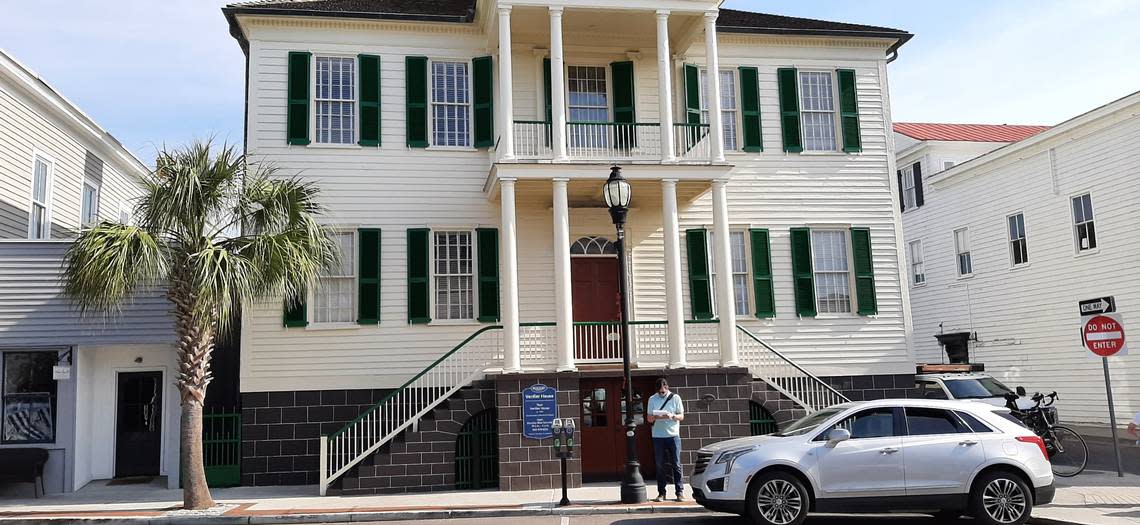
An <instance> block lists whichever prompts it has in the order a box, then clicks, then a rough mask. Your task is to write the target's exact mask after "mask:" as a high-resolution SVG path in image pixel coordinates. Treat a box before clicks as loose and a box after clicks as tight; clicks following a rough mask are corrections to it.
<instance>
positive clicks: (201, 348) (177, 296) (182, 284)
mask: <svg viewBox="0 0 1140 525" xmlns="http://www.w3.org/2000/svg"><path fill="white" fill-rule="evenodd" d="M172 281H173V282H172V283H171V287H170V291H169V293H168V296H167V297H168V298H169V299H170V302H172V303H174V325H175V326H174V332H175V334H176V336H177V337H178V391H179V393H181V394H182V419H181V422H182V435H181V439H180V443H181V453H180V458H181V465H182V507H183V508H185V509H206V508H210V507H212V506H214V500H213V498H212V497H210V489H209V487H208V486H207V484H206V467H205V464H204V462H203V459H204V458H203V457H202V405H203V404H204V403H205V400H206V386H207V385H209V384H210V379H211V377H212V375H211V373H210V354H211V353H213V350H214V331H213V326H214V324H215V321H214V320H213V319H203V316H202V315H201V314H200V312H197V311H196V306H197V298H196V297H195V295H194V293H193V291H192V288H191V287H190V284H189V282H188V281H187V280H186V279H183V278H180V277H174V278H173V279H172Z"/></svg>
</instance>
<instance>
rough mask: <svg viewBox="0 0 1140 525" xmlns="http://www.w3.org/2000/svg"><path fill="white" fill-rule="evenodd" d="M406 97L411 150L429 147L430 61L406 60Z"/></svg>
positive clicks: (416, 58) (421, 58) (413, 58)
mask: <svg viewBox="0 0 1140 525" xmlns="http://www.w3.org/2000/svg"><path fill="white" fill-rule="evenodd" d="M404 91H405V93H404V96H405V112H406V114H407V133H408V147H409V148H426V147H428V59H427V57H405V58H404Z"/></svg>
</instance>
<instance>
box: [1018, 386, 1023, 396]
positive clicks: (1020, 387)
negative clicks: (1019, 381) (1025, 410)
mask: <svg viewBox="0 0 1140 525" xmlns="http://www.w3.org/2000/svg"><path fill="white" fill-rule="evenodd" d="M1017 395H1018V396H1024V395H1025V387H1023V386H1018V387H1017Z"/></svg>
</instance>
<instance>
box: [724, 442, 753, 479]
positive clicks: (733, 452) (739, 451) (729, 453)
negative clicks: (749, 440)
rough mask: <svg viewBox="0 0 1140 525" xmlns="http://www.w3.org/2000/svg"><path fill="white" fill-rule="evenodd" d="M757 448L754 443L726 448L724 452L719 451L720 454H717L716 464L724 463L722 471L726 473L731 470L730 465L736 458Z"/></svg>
mask: <svg viewBox="0 0 1140 525" xmlns="http://www.w3.org/2000/svg"><path fill="white" fill-rule="evenodd" d="M758 448H759V447H757V446H756V445H752V446H750V447H743V448H733V449H729V450H726V451H724V452H721V453H720V456H717V458H716V463H717V464H720V463H724V464H725V465H724V473H725V474H728V473H729V472H731V471H732V465H733V464H734V463H736V458H739V457H740V456H743V455H745V454H747V453H749V452H752V451H754V450H756V449H758Z"/></svg>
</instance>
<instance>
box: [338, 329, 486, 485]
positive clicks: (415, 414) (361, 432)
mask: <svg viewBox="0 0 1140 525" xmlns="http://www.w3.org/2000/svg"><path fill="white" fill-rule="evenodd" d="M502 328H503V327H502V326H498V325H496V326H487V327H484V328H482V329H480V330H479V331H477V332H475V333H474V334H471V336H470V337H468V338H467V339H464V340H463V342H462V343H459V344H458V345H456V347H455V348H452V349H451V351H450V352H447V353H446V354H444V355H443V356H442V357H440V358H439V359H437V360H436V361H435V362H434V363H432V364H431V365H429V366H428V367H427V368H425V369H423V370H422V371H420V372H419V373H418V374H416V375H415V377H413V378H412V379H410V380H409V381H408V382H406V383H404V384H403V385H402V386H400V388H397V389H395V390H393V391H392V392H390V393H389V394H388V395H386V396H384V399H381V400H380V402H378V403H376V404H374V405H372V406H371V407H369V408H368V409H367V410H365V411H364V412H363V413H362V414H360V415H359V416H357V417H356V419H353V420H352V421H349V422H348V423H347V424H345V425H344V426H343V427H341V428H340V430H337V431H336V432H333V433H332V434H327V435H322V436H321V456H320V467H319V468H320V489H321V495H322V496H324V495H325V493H326V492H327V491H328V488H329V485H330V484H331V483H332V482H333V481H335V480H336V479H337V478H339V477H340V476H342V475H343V474H344V473H345V472H347V471H348V470H349V469H351V468H352V467H353V466H355V465H356V464H357V463H360V462H361V461H363V460H364V458H366V457H368V456H369V455H370V454H372V453H373V452H375V451H376V450H378V449H379V448H380V447H382V446H384V444H385V443H388V442H389V441H391V440H392V439H393V438H395V437H396V436H398V435H400V433H401V432H403V431H404V430H405V429H407V428H408V427H411V426H412V425H413V424H415V423H417V422H418V421H419V420H420V418H422V417H424V416H425V415H427V414H428V413H429V412H431V410H433V409H434V408H435V407H437V406H439V404H440V403H442V402H443V401H444V400H446V399H447V398H449V397H451V395H452V394H454V393H455V392H457V391H458V390H459V389H461V388H463V387H464V386H467V385H468V384H470V383H471V382H472V381H475V380H476V379H479V378H480V377H481V376H483V374H484V373H485V372H486V370H487V369H488V368H489V367H490V366H491V364H492V363H493V362H496V358H497V357H499V356H501V354H502Z"/></svg>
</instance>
